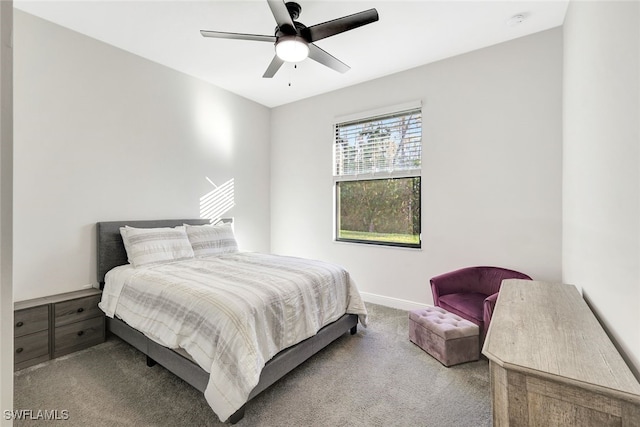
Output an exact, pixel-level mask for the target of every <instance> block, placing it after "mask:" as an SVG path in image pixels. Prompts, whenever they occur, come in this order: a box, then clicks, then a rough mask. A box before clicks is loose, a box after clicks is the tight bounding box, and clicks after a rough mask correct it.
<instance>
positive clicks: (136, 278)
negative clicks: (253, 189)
mask: <svg viewBox="0 0 640 427" xmlns="http://www.w3.org/2000/svg"><path fill="white" fill-rule="evenodd" d="M99 305H100V308H101V309H102V310H103V311H104V312H105V313H106V315H107V316H109V317H113V316H117V317H119V318H121V319H122V320H124V321H125V322H127V323H128V324H129V325H130V326H132V327H134V328H135V329H137V330H139V331H141V332H143V333H144V334H145V335H147V336H148V337H149V338H151V339H153V340H154V341H156V342H158V343H160V344H162V345H164V346H166V347H169V348H174V349H175V348H182V349H184V350H186V351H187V353H189V355H190V356H191V357H192V358H193V359H194V360H195V361H196V362H197V363H198V364H199V365H200V366H201V367H202V368H203V369H204V370H205V371H207V372H209V373H210V376H209V383H208V385H207V389H206V391H205V397H206V399H207V402H208V403H209V405H210V406H211V408H212V409H213V410H214V412H215V413H216V414H217V415H218V417H219V418H220V420H221V421H225V420H226V419H227V418H228V417H229V416H231V415H232V414H233V413H234V412H235V411H237V410H238V409H239V408H240V407H241V406H242V405H243V404H244V403H245V402H246V401H247V399H248V397H249V393H250V392H251V390H252V389H253V388H254V387H255V386H256V384H258V380H259V379H260V372H261V371H262V368H263V367H264V365H265V363H266V362H267V361H268V360H269V359H271V358H272V357H273V356H274V355H275V354H276V353H278V352H279V351H281V350H283V349H285V348H287V347H290V346H292V345H294V344H296V343H298V342H300V341H302V340H304V339H306V338H309V337H311V336H313V335H315V334H316V332H317V331H318V330H320V329H321V328H322V327H323V326H325V325H327V324H329V323H331V322H333V321H335V320H337V319H338V318H340V317H341V316H342V315H343V314H345V313H351V314H357V315H359V319H360V323H362V324H363V325H365V326H366V315H367V312H366V309H365V306H364V303H363V302H362V299H361V298H360V294H359V292H358V290H357V288H356V286H355V284H354V282H353V281H352V280H351V279H350V277H349V273H348V272H347V271H345V270H344V269H343V268H342V267H339V266H337V265H334V264H329V263H325V262H321V261H314V260H307V259H301V258H293V257H283V256H276V255H267V254H258V253H246V252H239V253H233V254H224V255H219V256H213V257H207V258H197V259H192V260H186V261H177V262H173V263H168V264H160V265H154V266H151V267H146V268H133V267H131V266H129V265H127V266H121V267H116V268H114V269H113V270H111V271H110V272H109V273H107V276H106V281H105V287H104V291H103V295H102V301H101V302H100V304H99Z"/></svg>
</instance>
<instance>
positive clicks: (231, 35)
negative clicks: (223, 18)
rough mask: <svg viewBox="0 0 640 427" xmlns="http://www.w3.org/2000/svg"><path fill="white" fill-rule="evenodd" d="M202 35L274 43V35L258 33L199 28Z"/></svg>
mask: <svg viewBox="0 0 640 427" xmlns="http://www.w3.org/2000/svg"><path fill="white" fill-rule="evenodd" d="M200 34H202V36H203V37H213V38H218V39H237V40H254V41H259V42H271V43H275V41H276V36H263V35H260V34H241V33H225V32H222V31H208V30H200Z"/></svg>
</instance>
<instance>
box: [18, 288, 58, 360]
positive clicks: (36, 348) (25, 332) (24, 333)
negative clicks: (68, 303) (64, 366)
mask: <svg viewBox="0 0 640 427" xmlns="http://www.w3.org/2000/svg"><path fill="white" fill-rule="evenodd" d="M14 309H15V313H14V315H13V317H14V322H13V337H14V344H13V346H14V351H15V354H14V356H13V358H14V367H15V369H16V370H18V369H22V368H26V367H27V366H31V365H35V364H38V363H40V362H44V361H45V360H49V304H48V303H47V302H46V300H45V299H44V298H38V299H35V300H29V301H21V302H18V303H16V304H15V305H14Z"/></svg>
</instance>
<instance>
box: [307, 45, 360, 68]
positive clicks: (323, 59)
mask: <svg viewBox="0 0 640 427" xmlns="http://www.w3.org/2000/svg"><path fill="white" fill-rule="evenodd" d="M309 58H311V59H313V60H314V61H316V62H319V63H321V64H322V65H326V66H327V67H329V68H331V69H333V70H336V71H338V72H339V73H346V72H347V71H349V70H350V69H351V67H349V66H348V65H347V64H345V63H344V62H342V61H340V60H339V59H337V58H335V57H334V56H331V55H330V54H329V53H327V52H325V51H324V50H322V49H320V48H319V47H318V46H316V45H315V44H313V43H309Z"/></svg>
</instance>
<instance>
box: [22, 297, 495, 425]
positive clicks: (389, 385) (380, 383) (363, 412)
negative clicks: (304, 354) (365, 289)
mask: <svg viewBox="0 0 640 427" xmlns="http://www.w3.org/2000/svg"><path fill="white" fill-rule="evenodd" d="M367 308H368V310H369V327H368V328H363V327H362V326H359V328H358V333H357V335H354V336H351V335H349V334H348V333H346V334H345V335H343V336H342V337H340V338H339V339H338V340H337V341H336V342H334V343H333V344H331V345H330V346H329V347H328V348H326V349H324V350H322V351H321V352H319V353H318V354H316V355H315V356H314V357H313V358H311V359H310V360H308V361H307V362H305V363H304V364H302V365H301V366H299V367H298V368H296V369H295V370H294V371H292V372H291V373H290V374H289V375H287V376H286V377H284V378H283V379H281V380H280V381H279V382H278V383H276V384H275V385H274V386H272V387H271V388H269V389H268V390H266V391H265V392H263V393H262V394H260V395H259V396H257V397H256V398H255V399H253V400H252V401H251V402H250V403H249V404H248V405H247V408H246V414H245V417H244V418H243V419H242V420H241V421H240V422H238V423H237V424H236V425H237V426H239V427H244V426H274V427H275V426H277V427H283V426H425V427H427V426H434V427H447V426H456V427H458V426H465V427H482V426H490V425H491V394H490V388H489V368H488V362H487V361H486V360H480V361H478V362H471V363H465V364H462V365H457V366H453V367H450V368H446V367H444V366H443V365H441V364H440V363H439V362H438V361H436V360H435V359H433V358H432V357H431V356H429V355H428V354H427V353H425V352H424V351H422V350H421V349H420V348H419V347H417V346H416V345H414V344H413V343H411V342H410V341H409V339H408V314H407V312H406V311H402V310H396V309H392V308H388V307H383V306H379V305H374V304H367ZM14 407H15V409H22V410H32V411H33V414H34V415H35V414H36V413H37V411H38V410H48V411H52V410H57V411H58V415H61V414H63V412H62V411H68V412H66V413H67V414H68V419H66V420H58V421H42V420H40V421H38V420H16V421H14V425H15V426H36V425H38V426H39V425H53V426H58V425H59V426H65V427H75V426H83V427H84V426H92V427H100V426H149V427H151V426H172V427H173V426H190V427H191V426H203V427H204V426H220V425H223V424H222V423H220V421H219V420H218V417H217V416H216V415H215V414H214V413H213V411H212V410H211V408H210V407H209V406H208V405H207V403H206V401H205V399H204V396H203V395H202V394H201V393H199V392H198V391H196V390H195V389H194V388H192V387H191V386H189V385H188V384H186V383H185V382H183V381H182V380H180V379H178V378H177V377H175V376H174V375H173V374H171V373H170V372H168V371H166V370H165V369H164V368H162V367H161V366H159V365H156V366H154V367H152V368H148V367H147V366H146V363H145V356H144V355H143V354H142V353H140V352H138V351H137V350H135V349H134V348H133V347H131V346H129V345H127V344H126V343H124V342H122V341H120V340H119V339H118V338H116V337H112V338H110V339H108V340H107V341H106V342H105V343H103V344H100V345H97V346H94V347H91V348H89V349H86V350H83V351H80V352H77V353H73V354H70V355H67V356H64V357H61V358H58V359H54V360H51V361H48V362H45V363H42V364H39V365H36V366H32V367H30V368H27V369H24V370H21V371H18V372H16V373H15V376H14Z"/></svg>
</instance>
